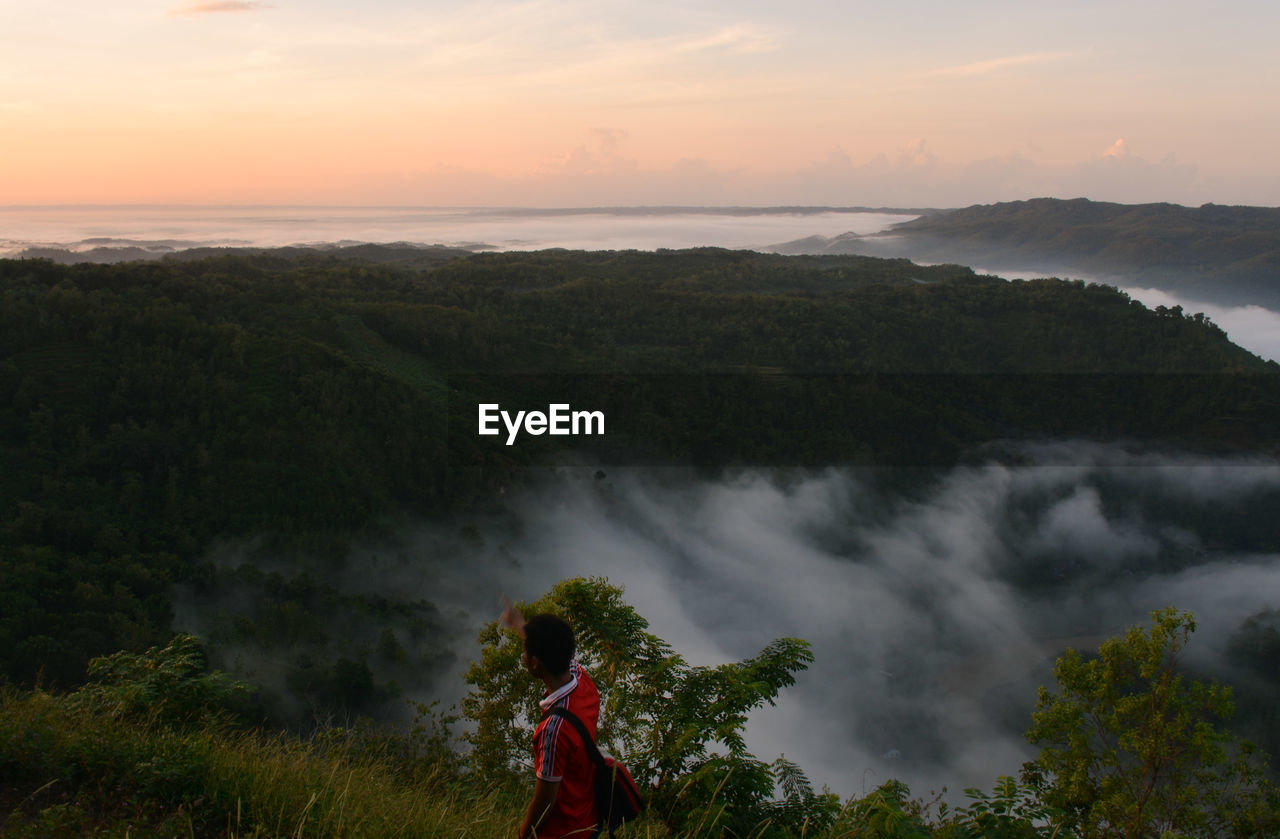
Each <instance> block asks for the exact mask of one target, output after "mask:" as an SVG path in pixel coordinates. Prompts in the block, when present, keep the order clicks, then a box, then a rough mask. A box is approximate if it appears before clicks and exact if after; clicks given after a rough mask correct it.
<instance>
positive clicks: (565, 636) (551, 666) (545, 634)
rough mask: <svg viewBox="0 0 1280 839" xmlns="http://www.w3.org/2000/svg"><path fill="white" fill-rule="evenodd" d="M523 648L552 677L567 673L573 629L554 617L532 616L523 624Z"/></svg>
mask: <svg viewBox="0 0 1280 839" xmlns="http://www.w3.org/2000/svg"><path fill="white" fill-rule="evenodd" d="M524 648H525V650H526V651H527V652H528V653H529V655H531V656H533V657H534V658H536V659H537V660H538V661H541V662H542V666H543V667H545V668H547V671H548V672H549V673H551V674H552V675H553V676H560V675H562V674H564V673H567V672H568V671H569V662H570V661H572V660H573V648H574V643H573V629H572V628H571V627H570V626H569V624H567V623H565V622H564V621H563V620H561V619H560V618H557V617H556V616H555V615H546V614H543V615H533V616H532V617H530V618H527V619H526V620H525V622H524Z"/></svg>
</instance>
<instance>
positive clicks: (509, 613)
mask: <svg viewBox="0 0 1280 839" xmlns="http://www.w3.org/2000/svg"><path fill="white" fill-rule="evenodd" d="M498 621H499V623H501V624H502V625H503V626H509V627H511V628H512V629H514V630H515V631H516V632H519V633H520V637H521V638H523V637H524V615H522V614H520V610H519V609H517V608H516V607H515V606H513V605H512V604H511V598H509V597H507V596H506V595H505V594H504V595H502V617H501V618H499V619H498Z"/></svg>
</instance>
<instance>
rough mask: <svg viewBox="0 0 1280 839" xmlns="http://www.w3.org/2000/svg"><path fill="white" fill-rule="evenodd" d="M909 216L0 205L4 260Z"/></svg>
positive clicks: (670, 243) (819, 230)
mask: <svg viewBox="0 0 1280 839" xmlns="http://www.w3.org/2000/svg"><path fill="white" fill-rule="evenodd" d="M912 218H915V216H913V215H901V214H897V215H895V214H888V213H871V212H800V211H797V212H780V211H772V210H755V209H750V208H725V209H722V210H718V211H717V210H710V209H706V210H662V209H652V208H618V209H597V210H578V211H574V210H531V209H501V208H498V209H483V208H442V207H417V208H415V207H165V206H153V207H0V257H3V256H16V255H17V254H19V253H21V252H22V251H23V250H25V249H26V248H32V247H40V248H63V249H67V250H71V251H73V252H82V251H86V250H90V249H93V248H99V247H108V248H122V247H129V246H133V247H140V248H143V249H146V250H149V251H152V252H154V253H157V254H161V253H167V252H170V251H174V250H184V249H186V248H191V247H203V246H220V247H241V246H254V247H282V246H286V245H307V244H311V245H315V244H336V243H342V244H355V243H357V242H383V243H386V242H412V243H417V244H424V245H431V244H443V245H453V246H462V247H481V248H498V249H502V250H534V249H539V248H573V249H582V250H623V249H632V248H634V249H640V250H654V249H657V248H688V247H700V246H704V245H707V246H716V247H725V248H761V247H763V246H765V245H766V244H768V243H769V242H780V241H785V240H788V239H795V238H799V237H803V236H811V235H823V236H834V235H837V234H839V233H844V232H847V231H853V232H856V233H875V232H878V231H880V230H883V229H885V228H886V227H888V226H889V225H891V224H894V223H897V222H902V221H907V220H910V219H912Z"/></svg>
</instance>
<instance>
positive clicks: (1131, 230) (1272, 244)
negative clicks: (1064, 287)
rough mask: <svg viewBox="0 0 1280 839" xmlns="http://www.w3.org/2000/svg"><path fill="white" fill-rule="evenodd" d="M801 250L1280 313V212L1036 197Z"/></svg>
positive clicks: (798, 246)
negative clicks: (1049, 275) (1025, 274)
mask: <svg viewBox="0 0 1280 839" xmlns="http://www.w3.org/2000/svg"><path fill="white" fill-rule="evenodd" d="M778 250H779V251H780V252H783V253H794V252H799V251H801V250H806V251H810V252H827V253H865V254H871V255H884V256H888V255H892V256H909V257H910V258H912V259H919V260H925V261H947V262H959V263H962V264H966V265H982V266H984V267H986V268H988V269H991V270H1029V269H1038V270H1043V271H1050V272H1057V273H1061V274H1064V275H1084V276H1089V277H1101V278H1104V279H1106V280H1107V281H1109V282H1110V281H1117V282H1118V281H1123V284H1125V285H1138V284H1142V285H1149V286H1152V287H1156V288H1161V289H1164V290H1166V291H1171V292H1176V293H1178V294H1182V295H1185V296H1187V297H1190V298H1193V299H1199V300H1207V301H1212V302H1217V303H1229V304H1246V303H1255V304H1259V305H1262V306H1267V307H1269V308H1277V307H1280V208H1272V207H1228V206H1219V205H1215V204H1205V205H1204V206H1201V207H1183V206H1179V205H1176V204H1137V205H1129V204H1112V203H1106V202H1098V201H1089V200H1087V199H1084V198H1078V199H1074V200H1060V199H1055V198H1037V199H1033V200H1030V201H1013V202H1007V203H1000V204H989V205H977V206H972V207H966V208H964V209H959V210H951V211H944V212H936V213H931V214H929V215H925V216H922V217H921V218H918V219H915V220H912V221H909V222H905V223H903V224H899V225H895V226H894V228H893V231H892V233H891V234H889V235H885V236H861V237H859V236H852V235H846V236H842V237H836V238H835V239H831V240H827V241H824V242H809V243H808V244H807V245H806V244H805V243H801V242H797V243H789V244H788V245H781V246H779V248H778Z"/></svg>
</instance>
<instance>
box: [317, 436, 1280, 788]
mask: <svg viewBox="0 0 1280 839" xmlns="http://www.w3.org/2000/svg"><path fill="white" fill-rule="evenodd" d="M1013 455H1014V459H1016V460H1017V461H1018V462H1019V463H1022V464H1027V463H1042V464H1045V465H1040V466H1029V465H1020V466H1016V467H1014V466H1009V465H1006V464H1005V463H1002V462H997V460H995V459H992V460H990V461H989V462H987V463H986V464H985V465H980V466H971V467H964V468H957V469H955V470H952V471H949V472H946V473H927V474H926V473H911V474H904V473H863V472H855V471H850V470H829V471H826V472H822V473H818V474H805V475H787V474H780V473H779V474H770V475H766V474H761V473H746V474H741V475H738V476H734V477H728V478H725V479H723V480H718V481H707V480H699V479H695V478H692V477H690V476H689V475H687V474H683V473H676V472H660V471H630V472H615V473H611V474H610V475H608V476H607V477H605V478H603V479H596V478H594V477H593V476H592V471H591V470H589V469H586V470H582V471H581V472H580V473H579V472H577V471H575V470H562V471H561V472H559V473H557V474H556V475H555V476H552V477H548V478H546V479H545V480H544V481H543V482H541V483H540V484H539V485H537V486H536V487H533V488H531V489H529V490H527V491H525V492H522V493H520V494H519V495H518V497H516V498H514V499H510V500H509V503H508V505H507V512H506V513H505V514H503V515H501V516H493V517H489V518H484V519H475V520H470V521H466V522H458V523H455V524H456V525H457V528H458V529H454V526H453V525H450V526H449V527H444V526H442V525H432V526H423V527H416V528H408V529H406V530H405V531H404V534H403V536H402V541H401V544H400V545H399V546H398V547H397V548H394V549H388V547H387V546H382V547H381V548H379V549H377V550H373V549H370V550H366V551H361V552H357V554H355V555H353V556H352V558H351V559H350V561H349V562H348V572H347V576H346V578H345V580H343V581H342V582H341V585H343V586H344V587H346V588H348V589H351V590H360V591H372V592H374V593H381V594H384V595H386V596H388V597H391V598H417V597H423V598H427V599H429V600H431V601H432V602H434V603H436V604H437V605H438V606H439V608H440V610H441V614H442V615H445V616H446V617H447V618H448V620H449V621H450V622H451V624H452V625H454V626H455V627H456V632H453V633H451V636H450V637H451V639H452V640H447V639H443V638H434V639H432V640H431V642H430V643H432V644H440V643H449V644H454V645H456V652H457V655H458V656H459V658H458V665H457V667H456V668H455V672H454V673H453V674H452V675H449V676H446V677H444V678H443V680H442V681H441V682H439V683H438V685H437V690H436V694H437V696H438V697H440V698H443V699H445V700H446V701H453V700H455V699H457V698H458V697H459V696H460V695H461V694H462V693H463V691H464V689H465V685H463V684H462V681H461V671H462V669H463V665H464V664H465V662H466V661H467V660H469V659H471V658H472V657H474V655H475V654H476V652H477V649H476V647H475V642H474V640H473V639H474V637H475V632H476V630H477V629H478V628H479V626H480V625H481V624H482V623H483V622H484V621H486V620H491V619H493V618H494V617H495V616H496V614H497V601H498V597H499V596H500V595H501V594H502V593H504V592H505V593H507V594H510V595H511V596H513V597H515V598H517V599H532V598H536V597H538V596H540V595H541V594H543V593H544V592H545V591H547V590H548V589H549V588H550V587H551V586H552V585H554V584H555V582H557V581H558V580H560V579H563V578H565V577H571V576H603V577H607V578H609V580H610V581H611V582H613V583H616V584H621V585H623V586H624V587H625V589H626V599H627V600H628V602H630V603H631V604H632V605H634V606H635V608H636V609H637V610H638V611H639V612H640V613H641V614H643V615H644V616H645V617H646V618H647V619H648V620H649V621H650V623H651V626H652V629H653V631H654V632H656V633H657V634H658V635H659V636H661V637H663V638H665V639H667V640H668V641H670V642H671V643H672V644H673V645H674V646H675V647H676V649H678V650H679V651H680V652H681V653H682V654H683V655H685V656H686V657H687V658H688V659H689V660H690V661H691V662H692V663H694V664H705V665H711V664H717V663H720V662H724V661H728V660H732V659H739V658H742V657H745V656H750V655H754V654H755V653H756V652H758V651H759V650H760V649H761V648H762V647H763V646H764V645H765V644H767V643H768V642H769V641H770V640H771V639H773V638H776V637H779V636H795V637H800V638H804V639H807V640H808V641H810V642H811V643H812V644H813V646H814V651H815V654H816V657H817V660H816V662H815V663H814V665H813V666H812V667H811V668H810V669H809V670H808V671H807V672H805V673H804V674H802V675H801V677H800V680H799V683H798V684H797V685H796V686H795V687H794V688H791V689H788V690H787V691H785V692H784V693H783V695H782V696H781V697H780V700H779V703H778V706H777V707H775V708H765V709H763V710H761V711H760V712H758V713H756V714H755V715H754V717H753V719H752V722H751V725H750V729H749V732H748V734H749V741H750V744H751V746H752V747H753V749H754V750H755V751H756V753H757V754H758V755H759V756H761V757H762V758H764V759H772V758H773V757H776V756H777V755H778V754H780V753H785V754H786V755H787V757H788V758H790V759H792V760H795V761H797V762H798V763H799V764H800V765H801V766H802V767H804V768H805V769H806V770H807V771H808V772H809V773H810V774H811V776H812V777H813V778H814V780H815V781H817V782H818V783H822V784H829V785H830V786H831V788H832V789H833V790H835V791H838V792H840V793H842V794H849V793H854V792H859V791H862V790H864V789H869V788H870V787H872V786H875V785H876V784H879V783H881V782H883V781H884V780H885V779H886V778H889V777H899V778H902V779H904V780H906V781H908V782H909V783H910V784H911V786H912V788H913V789H914V790H916V791H917V792H919V793H924V792H927V791H928V790H929V789H938V788H940V787H941V785H944V784H945V785H948V786H949V787H950V788H951V789H952V790H953V791H955V790H958V789H960V788H962V787H964V786H969V785H976V786H987V785H989V784H990V783H991V782H992V781H993V780H994V779H995V777H996V776H997V775H999V774H1003V773H1016V771H1017V770H1018V768H1019V766H1020V764H1021V761H1022V760H1024V759H1026V758H1028V757H1030V756H1031V750H1030V747H1028V746H1027V745H1026V743H1025V742H1024V741H1023V739H1022V733H1023V732H1024V731H1025V729H1026V728H1027V726H1028V724H1029V713H1030V711H1031V709H1032V706H1033V703H1034V698H1035V689H1036V687H1037V686H1038V685H1041V684H1049V683H1050V682H1051V678H1052V677H1051V670H1050V668H1051V664H1052V661H1053V659H1054V658H1055V657H1056V656H1057V655H1059V654H1061V652H1062V651H1063V650H1065V649H1066V648H1067V647H1076V648H1079V649H1082V650H1088V649H1092V648H1095V647H1096V645H1097V644H1098V643H1099V642H1100V641H1101V640H1102V639H1103V638H1105V637H1108V636H1113V635H1116V634H1118V633H1120V632H1121V631H1123V630H1124V629H1125V628H1126V627H1128V626H1131V625H1134V624H1141V623H1145V622H1146V621H1147V619H1148V617H1147V616H1148V614H1149V613H1150V611H1152V610H1154V609H1158V608H1162V607H1164V606H1168V605H1175V606H1177V607H1179V608H1181V609H1189V610H1191V611H1193V612H1194V613H1195V615H1196V617H1197V619H1198V621H1199V624H1200V627H1201V628H1200V631H1199V632H1198V633H1197V635H1196V636H1195V637H1194V638H1193V642H1192V647H1191V651H1190V656H1189V658H1188V661H1190V662H1191V663H1192V665H1193V666H1195V667H1197V668H1198V669H1199V670H1201V671H1204V672H1210V673H1216V674H1219V675H1230V669H1229V668H1228V667H1227V665H1226V663H1225V661H1226V659H1225V658H1224V650H1225V649H1226V646H1227V645H1228V643H1229V642H1230V640H1231V637H1232V635H1233V633H1235V632H1236V631H1237V630H1238V628H1239V627H1240V625H1241V623H1242V622H1243V621H1245V620H1246V619H1247V618H1248V617H1250V616H1251V615H1255V614H1257V613H1259V612H1261V611H1263V610H1266V609H1268V608H1273V609H1274V608H1277V607H1280V594H1277V592H1280V555H1277V554H1276V553H1275V552H1274V551H1275V545H1276V544H1277V541H1278V540H1277V534H1276V532H1275V524H1274V523H1273V522H1272V521H1271V519H1270V518H1269V517H1267V516H1261V515H1258V511H1260V510H1265V509H1271V508H1273V507H1274V504H1275V503H1276V502H1277V501H1278V500H1280V464H1277V463H1275V462H1272V461H1213V462H1206V461H1193V460H1191V459H1187V458H1180V457H1173V456H1162V455H1153V454H1134V453H1130V452H1126V451H1124V450H1121V449H1119V448H1115V447H1106V446H1094V445H1086V444H1059V445H1056V446H1041V447H1035V448H1025V447H1023V448H1019V449H1018V450H1017V451H1015V452H1014V453H1013Z"/></svg>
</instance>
